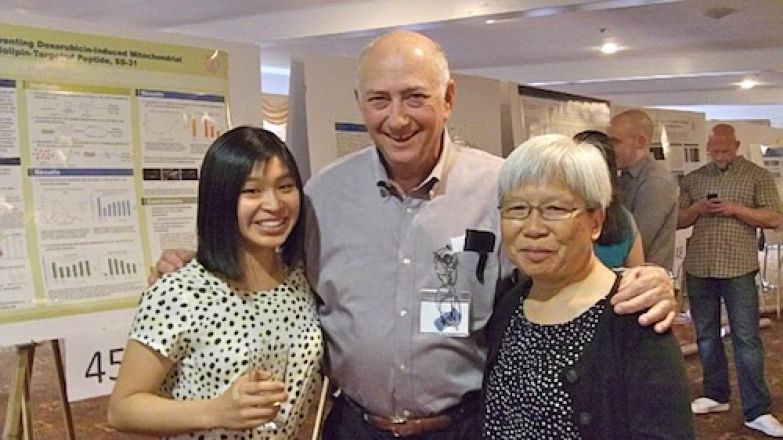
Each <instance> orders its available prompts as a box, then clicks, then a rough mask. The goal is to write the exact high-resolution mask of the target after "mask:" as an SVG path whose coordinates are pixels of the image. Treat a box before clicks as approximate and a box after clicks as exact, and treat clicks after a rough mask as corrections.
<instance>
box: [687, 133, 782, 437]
mask: <svg viewBox="0 0 783 440" xmlns="http://www.w3.org/2000/svg"><path fill="white" fill-rule="evenodd" d="M738 148H739V141H737V138H736V136H735V134H734V128H733V127H732V126H731V125H728V124H718V125H716V126H715V127H713V129H712V131H711V132H710V136H709V140H708V141H707V154H708V155H709V156H710V160H711V162H710V163H709V164H707V165H705V166H703V167H701V168H699V169H697V170H695V171H692V172H690V173H688V174H687V175H685V177H683V179H682V181H681V183H680V209H679V212H678V216H677V227H678V228H687V227H689V226H693V235H691V238H690V239H688V246H687V251H686V254H685V261H684V263H683V269H684V270H685V283H686V288H687V291H688V299H689V301H690V309H691V316H692V318H693V324H694V326H695V328H696V341H697V345H698V347H699V357H700V359H701V363H702V369H703V372H704V395H703V397H699V398H697V399H696V400H694V401H693V402H692V403H691V409H692V411H693V413H694V414H707V413H711V412H723V411H727V410H728V409H729V395H730V389H729V373H728V362H727V360H726V354H725V351H724V348H723V341H722V339H721V335H720V328H721V324H720V315H721V299H723V303H724V304H725V306H726V311H727V312H728V315H729V320H730V322H731V337H732V343H733V345H734V360H735V364H736V367H737V378H738V381H739V388H740V397H741V399H742V412H743V414H744V416H745V425H746V426H748V427H749V428H752V429H756V430H759V431H761V432H763V433H765V434H767V435H769V436H773V437H783V425H781V423H780V422H779V421H778V420H777V419H776V418H775V417H774V416H772V415H771V414H769V413H768V411H769V406H770V403H771V399H770V395H769V390H768V389H767V384H766V380H765V379H764V347H763V346H762V343H761V336H760V335H759V325H758V324H759V300H758V291H757V287H756V281H755V277H756V273H757V272H758V270H759V264H758V250H757V247H756V228H776V227H778V226H779V225H781V224H782V223H783V214H781V212H780V197H779V195H778V191H777V188H776V186H775V182H774V180H773V179H772V175H771V174H770V173H769V171H767V170H765V169H764V168H762V167H760V166H758V165H756V164H754V163H752V162H750V161H747V160H745V159H744V158H743V157H742V156H738V155H737V149H738Z"/></svg>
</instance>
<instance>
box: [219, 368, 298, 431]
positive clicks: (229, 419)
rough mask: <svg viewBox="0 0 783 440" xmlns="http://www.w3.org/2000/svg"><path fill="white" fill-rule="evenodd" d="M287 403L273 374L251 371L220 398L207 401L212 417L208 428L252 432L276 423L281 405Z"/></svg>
mask: <svg viewBox="0 0 783 440" xmlns="http://www.w3.org/2000/svg"><path fill="white" fill-rule="evenodd" d="M287 399H288V393H287V392H286V390H285V384H284V383H282V382H278V381H276V380H273V377H272V373H270V372H268V371H258V370H253V369H250V370H248V372H247V373H245V374H244V375H242V376H240V377H239V378H238V379H237V380H236V381H234V383H233V384H231V387H229V388H228V389H227V390H226V391H225V392H224V393H223V394H222V395H221V396H219V397H216V398H214V399H212V400H211V401H210V403H211V405H212V411H210V412H211V414H212V416H213V417H214V421H213V423H211V424H210V425H212V426H210V427H221V428H226V429H237V430H241V429H252V428H257V427H261V426H265V425H267V424H269V423H270V422H273V421H274V420H275V417H277V415H278V412H279V411H280V403H281V402H285V401H286V400H287Z"/></svg>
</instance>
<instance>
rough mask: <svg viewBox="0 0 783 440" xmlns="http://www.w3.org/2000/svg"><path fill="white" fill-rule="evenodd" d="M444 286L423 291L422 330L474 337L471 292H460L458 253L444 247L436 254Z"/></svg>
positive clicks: (421, 291)
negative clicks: (471, 325) (458, 283)
mask: <svg viewBox="0 0 783 440" xmlns="http://www.w3.org/2000/svg"><path fill="white" fill-rule="evenodd" d="M434 264H435V273H436V274H437V276H438V280H439V281H440V286H437V287H435V286H433V287H427V288H423V289H421V290H420V292H419V293H420V299H419V331H420V332H422V333H437V334H441V335H444V336H454V337H465V336H468V335H470V327H469V323H470V306H471V304H470V302H471V295H470V292H468V291H464V290H457V287H456V286H457V268H458V266H459V259H458V256H457V253H456V252H454V251H452V250H451V249H449V248H448V247H443V248H441V249H439V250H437V251H436V252H434Z"/></svg>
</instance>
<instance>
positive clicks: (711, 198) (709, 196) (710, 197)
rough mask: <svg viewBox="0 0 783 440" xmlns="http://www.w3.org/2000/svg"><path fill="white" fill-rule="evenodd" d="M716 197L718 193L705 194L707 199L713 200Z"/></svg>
mask: <svg viewBox="0 0 783 440" xmlns="http://www.w3.org/2000/svg"><path fill="white" fill-rule="evenodd" d="M717 198H718V193H709V194H707V200H715V199H717Z"/></svg>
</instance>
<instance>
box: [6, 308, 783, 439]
mask: <svg viewBox="0 0 783 440" xmlns="http://www.w3.org/2000/svg"><path fill="white" fill-rule="evenodd" d="M770 317H771V318H772V325H771V326H769V327H768V328H765V329H764V330H762V331H761V334H762V337H763V340H764V346H765V348H766V373H767V382H768V384H769V388H770V392H771V393H772V396H773V399H774V403H773V406H772V408H771V409H772V411H773V413H775V414H777V415H779V416H781V417H783V320H776V319H774V318H775V317H774V315H772V316H770ZM675 334H676V335H677V337H678V339H679V340H680V341H681V342H683V343H687V342H691V341H693V332H692V330H691V327H690V326H688V325H678V326H676V327H675ZM729 346H730V344H729ZM13 354H14V351H13V348H10V347H6V348H0V410H2V412H0V422H3V421H4V418H5V408H6V403H7V400H8V389H9V385H10V375H11V372H12V362H13ZM686 362H687V368H688V377H689V379H690V386H691V393H692V395H693V396H697V395H698V394H699V391H700V389H701V367H700V365H699V362H698V359H697V358H696V356H689V357H687V359H686ZM54 377H55V376H54V365H53V361H52V355H51V351H50V350H49V348H48V347H43V348H41V349H40V350H39V352H38V354H37V356H36V363H35V366H34V371H33V382H32V399H33V402H32V404H33V416H34V431H35V438H36V439H39V440H60V439H63V438H65V436H64V434H63V422H62V420H61V416H60V405H59V403H58V400H57V390H56V388H55V382H54ZM732 389H733V391H734V395H733V397H732V400H731V410H730V411H729V412H727V413H722V414H719V415H707V416H699V417H697V418H696V429H697V434H698V438H699V439H710V440H712V439H720V440H729V439H763V438H767V437H765V436H763V435H762V434H760V433H757V432H755V431H752V430H750V429H747V428H745V427H744V426H743V424H742V421H743V420H742V414H741V411H740V404H739V401H738V397H737V385H736V379H735V375H734V374H733V369H732ZM106 402H107V399H106V398H97V399H91V400H86V401H82V402H76V403H74V404H72V411H73V418H74V420H75V424H76V436H77V438H78V439H80V440H81V439H90V440H92V439H95V440H108V439H132V438H138V437H136V436H133V435H128V434H120V433H117V432H115V431H113V430H112V429H111V428H109V427H108V426H107V424H106V418H105V413H106ZM309 432H310V430H309V428H308V429H307V430H306V432H303V433H302V435H300V436H299V439H309V438H310V436H309Z"/></svg>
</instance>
